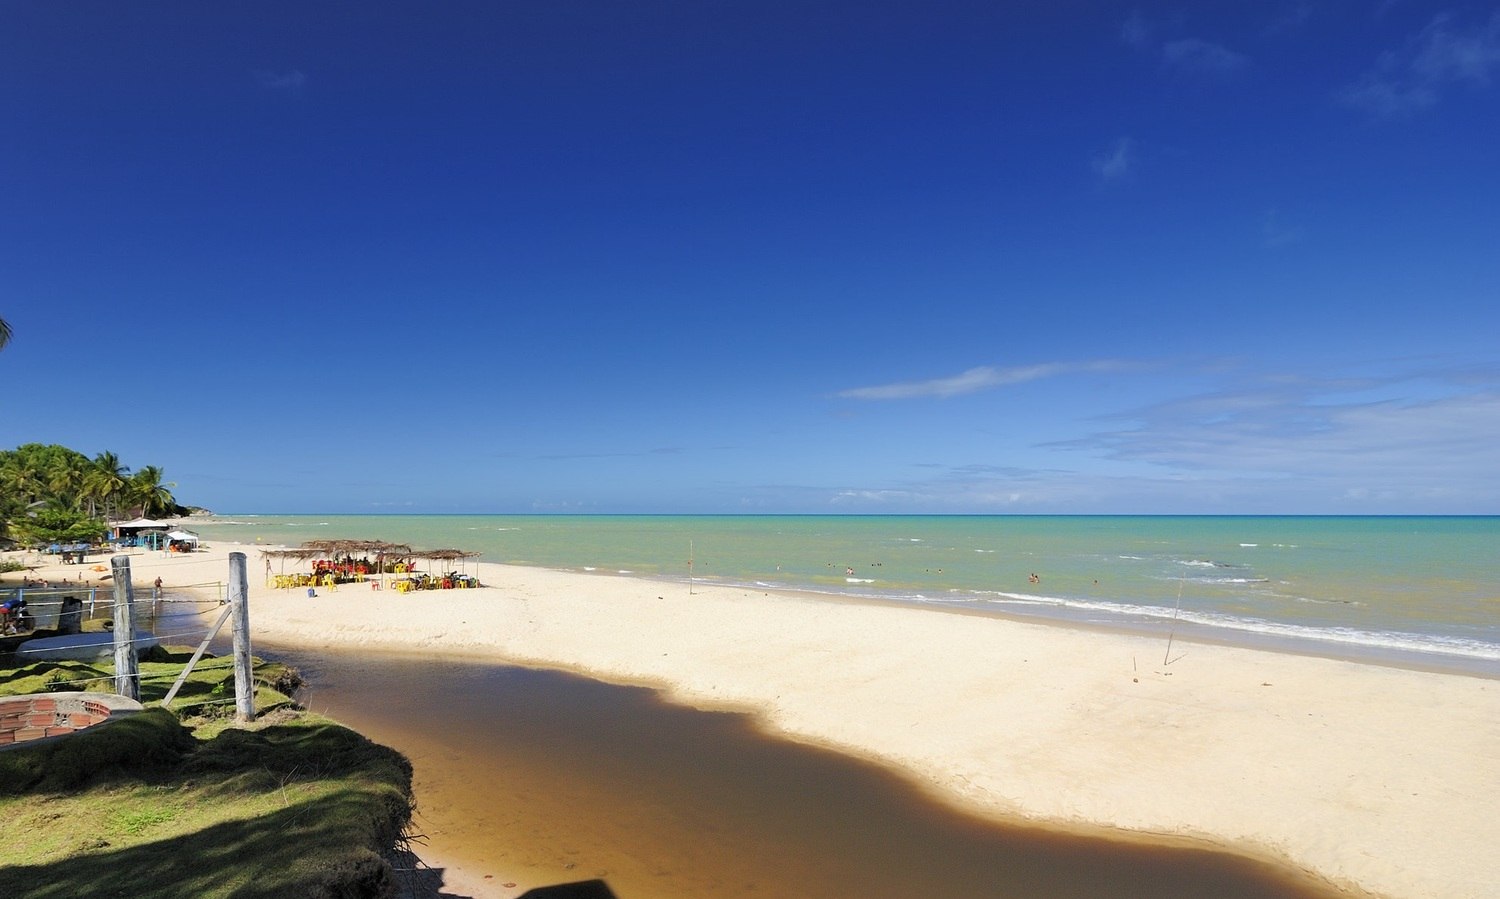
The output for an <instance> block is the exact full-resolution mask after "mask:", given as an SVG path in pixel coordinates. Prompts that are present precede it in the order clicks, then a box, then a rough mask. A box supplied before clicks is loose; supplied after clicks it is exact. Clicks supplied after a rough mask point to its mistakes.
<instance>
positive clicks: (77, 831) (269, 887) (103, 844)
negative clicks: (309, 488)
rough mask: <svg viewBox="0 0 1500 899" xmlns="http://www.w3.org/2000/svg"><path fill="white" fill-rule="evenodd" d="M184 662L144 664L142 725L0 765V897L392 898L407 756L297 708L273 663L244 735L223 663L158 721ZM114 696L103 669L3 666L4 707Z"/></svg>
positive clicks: (290, 684) (291, 681)
mask: <svg viewBox="0 0 1500 899" xmlns="http://www.w3.org/2000/svg"><path fill="white" fill-rule="evenodd" d="M187 656H188V653H187V652H185V651H183V652H174V651H165V652H161V653H158V654H157V655H156V656H155V660H154V661H143V662H142V664H141V673H142V678H141V685H142V690H141V692H142V700H143V701H144V702H145V703H146V705H147V706H148V710H147V711H146V712H143V713H140V714H137V715H134V716H131V717H129V718H126V719H124V720H121V721H118V722H114V723H111V724H108V725H106V726H104V727H100V728H95V729H92V730H89V731H84V732H81V733H79V734H77V735H75V736H71V737H67V738H65V739H62V740H57V741H53V742H48V743H43V744H40V745H37V746H32V747H26V746H23V747H18V748H15V749H11V750H8V751H5V752H0V820H3V821H4V822H5V835H4V837H3V838H0V896H6V897H16V899H22V897H25V899H74V897H79V896H129V897H133V899H135V897H139V899H167V897H173V899H176V897H234V899H251V897H266V899H271V897H295V896H308V897H367V896H368V897H376V896H386V895H389V894H390V893H391V892H392V891H393V890H394V888H395V882H394V877H393V874H392V871H391V869H390V866H389V865H388V864H387V863H386V862H385V861H384V859H383V858H382V856H383V854H384V853H385V852H386V851H387V850H388V849H389V848H390V847H391V846H392V844H393V843H395V842H396V841H397V840H398V839H399V837H400V834H401V831H402V828H404V827H405V825H406V824H407V823H408V821H409V819H410V813H411V766H410V765H409V763H408V762H407V761H406V759H405V758H404V757H403V756H401V755H400V754H399V753H397V752H395V751H394V750H391V749H388V748H386V747H383V746H380V745H377V744H375V743H372V742H370V741H369V740H367V739H365V738H364V737H362V736H360V735H359V734H357V733H355V732H353V731H351V730H349V729H347V728H345V727H342V726H340V725H338V724H337V723H335V722H333V721H330V720H328V719H326V718H322V717H320V716H317V715H313V714H311V713H308V712H305V711H302V710H300V709H298V708H297V707H296V706H295V704H294V703H292V701H291V700H290V698H289V697H288V696H287V692H290V691H291V690H292V689H295V683H296V677H295V673H294V672H290V671H288V670H287V669H285V668H284V667H282V666H280V665H276V664H274V663H258V664H257V665H256V681H257V687H256V706H257V721H256V723H255V724H254V725H251V726H248V727H240V726H236V725H235V724H234V722H233V710H234V706H233V702H232V700H233V697H234V688H233V667H232V665H231V664H230V661H231V660H229V659H205V660H203V661H201V662H200V664H199V666H198V668H196V669H195V670H194V673H193V674H192V675H191V676H190V677H189V680H188V682H187V684H186V685H184V687H183V688H182V690H181V692H180V693H179V694H178V697H177V698H176V699H175V700H174V701H173V708H172V709H170V710H169V709H161V708H154V707H153V706H157V705H159V704H160V699H161V697H162V696H164V695H165V694H166V692H167V690H168V688H169V687H170V686H171V684H172V681H173V680H175V678H176V675H177V673H178V672H179V671H180V670H181V668H182V665H183V663H184V662H185V661H186V660H187ZM112 685H113V672H112V671H111V670H110V666H108V665H99V664H96V665H86V664H82V663H73V662H69V663H46V662H44V663H37V664H34V665H28V666H25V667H23V668H5V667H3V662H0V695H6V694H11V695H13V694H20V693H39V692H47V691H48V690H59V689H67V688H72V689H80V688H83V689H96V690H99V689H102V690H105V691H108V690H110V689H111V688H112ZM273 685H275V686H273ZM276 686H279V687H281V688H282V689H281V690H278V689H276V688H275V687H276ZM283 690H285V691H287V692H283ZM226 694H227V697H226ZM226 699H227V701H226Z"/></svg>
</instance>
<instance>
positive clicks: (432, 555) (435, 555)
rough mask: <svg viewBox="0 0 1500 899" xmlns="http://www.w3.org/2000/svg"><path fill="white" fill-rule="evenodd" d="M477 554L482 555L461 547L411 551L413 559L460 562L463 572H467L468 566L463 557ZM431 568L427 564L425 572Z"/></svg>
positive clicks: (469, 557)
mask: <svg viewBox="0 0 1500 899" xmlns="http://www.w3.org/2000/svg"><path fill="white" fill-rule="evenodd" d="M479 555H482V553H474V552H465V551H464V550H461V549H423V550H418V551H416V552H413V553H412V558H414V559H427V560H428V561H431V560H433V559H437V560H440V561H446V562H455V561H456V562H459V563H460V568H461V569H462V570H463V572H464V573H465V574H468V566H467V565H464V564H463V561H464V560H465V559H472V558H474V557H475V556H479ZM431 568H432V566H431V565H429V566H428V572H427V573H428V574H431V573H432V571H431Z"/></svg>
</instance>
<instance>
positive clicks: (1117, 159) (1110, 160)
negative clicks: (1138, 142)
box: [1093, 137, 1135, 181]
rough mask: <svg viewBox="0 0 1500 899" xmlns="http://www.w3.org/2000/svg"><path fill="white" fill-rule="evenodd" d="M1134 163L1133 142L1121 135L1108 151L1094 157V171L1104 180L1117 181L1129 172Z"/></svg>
mask: <svg viewBox="0 0 1500 899" xmlns="http://www.w3.org/2000/svg"><path fill="white" fill-rule="evenodd" d="M1134 165H1135V142H1134V141H1132V140H1131V139H1130V138H1128V137H1122V138H1120V139H1119V140H1117V141H1115V142H1114V145H1113V146H1112V147H1110V149H1109V151H1108V152H1106V153H1103V154H1101V155H1099V156H1096V157H1094V161H1093V166H1094V171H1095V172H1097V173H1098V174H1099V177H1101V178H1103V179H1104V180H1105V181H1117V180H1119V179H1120V178H1123V177H1125V176H1126V175H1128V174H1130V170H1131V169H1132V168H1133V167H1134Z"/></svg>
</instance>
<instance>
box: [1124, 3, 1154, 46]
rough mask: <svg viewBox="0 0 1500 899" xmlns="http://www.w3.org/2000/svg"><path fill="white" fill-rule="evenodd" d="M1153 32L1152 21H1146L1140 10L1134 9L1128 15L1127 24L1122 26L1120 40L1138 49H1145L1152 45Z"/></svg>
mask: <svg viewBox="0 0 1500 899" xmlns="http://www.w3.org/2000/svg"><path fill="white" fill-rule="evenodd" d="M1151 32H1152V28H1151V23H1149V22H1147V21H1146V17H1145V16H1144V15H1142V14H1141V11H1140V10H1138V9H1133V10H1131V11H1130V15H1129V16H1128V17H1126V19H1125V24H1123V25H1121V26H1120V40H1122V41H1124V42H1125V43H1126V44H1129V45H1130V46H1132V47H1134V48H1136V49H1137V50H1145V49H1147V48H1148V47H1150V46H1151V37H1152V35H1151Z"/></svg>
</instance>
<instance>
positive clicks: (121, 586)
mask: <svg viewBox="0 0 1500 899" xmlns="http://www.w3.org/2000/svg"><path fill="white" fill-rule="evenodd" d="M109 566H110V568H111V569H113V575H114V586H115V692H116V693H118V694H120V695H121V696H124V697H125V698H127V699H134V700H135V701H136V702H140V700H141V678H140V673H141V666H140V662H139V660H138V659H136V656H135V589H134V588H133V587H132V586H131V583H130V557H129V556H114V557H112V558H111V559H110V560H109Z"/></svg>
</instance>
